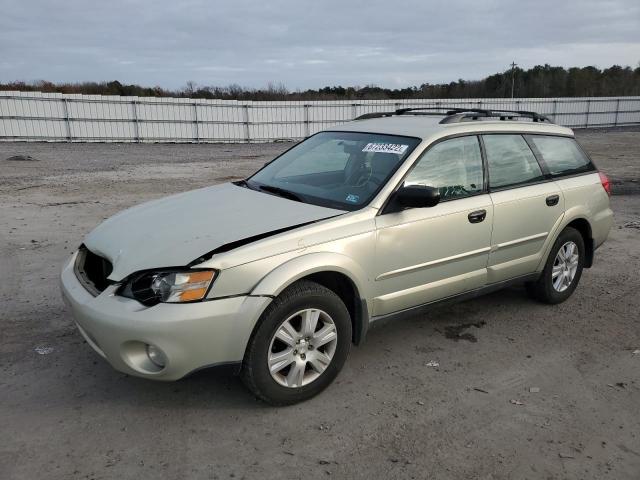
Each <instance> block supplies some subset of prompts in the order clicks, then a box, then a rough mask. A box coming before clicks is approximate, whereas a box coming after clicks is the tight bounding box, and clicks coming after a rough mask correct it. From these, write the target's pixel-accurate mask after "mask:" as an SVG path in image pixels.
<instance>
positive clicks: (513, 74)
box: [511, 62, 518, 98]
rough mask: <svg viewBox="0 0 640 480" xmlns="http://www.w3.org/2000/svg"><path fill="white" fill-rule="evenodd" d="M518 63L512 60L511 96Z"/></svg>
mask: <svg viewBox="0 0 640 480" xmlns="http://www.w3.org/2000/svg"><path fill="white" fill-rule="evenodd" d="M517 66H518V64H517V63H516V62H511V98H513V87H514V86H515V82H516V67H517Z"/></svg>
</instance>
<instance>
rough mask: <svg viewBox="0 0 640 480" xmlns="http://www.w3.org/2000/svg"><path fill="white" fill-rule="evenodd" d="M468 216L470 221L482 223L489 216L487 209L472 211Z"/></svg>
mask: <svg viewBox="0 0 640 480" xmlns="http://www.w3.org/2000/svg"><path fill="white" fill-rule="evenodd" d="M467 218H468V219H469V222H471V223H480V222H482V221H483V220H484V219H485V218H487V211H486V210H476V211H475V212H471V213H470V214H469V216H468V217H467Z"/></svg>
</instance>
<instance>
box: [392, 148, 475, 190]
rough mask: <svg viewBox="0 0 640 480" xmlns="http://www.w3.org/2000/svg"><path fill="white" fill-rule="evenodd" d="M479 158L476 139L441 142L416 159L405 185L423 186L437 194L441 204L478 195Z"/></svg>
mask: <svg viewBox="0 0 640 480" xmlns="http://www.w3.org/2000/svg"><path fill="white" fill-rule="evenodd" d="M482 182H483V174H482V154H481V153H480V144H479V143H478V137H476V136H469V137H460V138H453V139H451V140H445V141H443V142H440V143H437V144H436V145H434V146H433V147H431V148H430V149H429V150H427V152H426V153H425V154H424V155H422V157H420V159H419V160H418V163H416V165H415V167H413V170H411V172H410V173H409V175H407V178H406V179H405V182H404V184H405V185H416V184H419V185H427V186H429V187H435V188H438V189H439V190H440V198H441V199H442V200H453V199H456V198H462V197H468V196H469V195H474V194H476V193H479V192H482V189H483V184H482Z"/></svg>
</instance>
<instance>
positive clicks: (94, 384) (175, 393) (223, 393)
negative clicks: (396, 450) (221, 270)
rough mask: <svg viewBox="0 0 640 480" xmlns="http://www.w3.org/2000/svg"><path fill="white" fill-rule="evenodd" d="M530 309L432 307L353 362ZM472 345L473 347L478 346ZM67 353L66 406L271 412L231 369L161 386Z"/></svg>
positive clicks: (517, 298)
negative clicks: (410, 339) (411, 340)
mask: <svg viewBox="0 0 640 480" xmlns="http://www.w3.org/2000/svg"><path fill="white" fill-rule="evenodd" d="M531 304H532V303H531V301H530V300H529V299H528V297H527V296H526V293H525V292H524V288H522V287H511V288H507V289H505V290H501V291H498V292H494V293H491V294H488V295H485V296H483V297H478V298H476V299H472V300H467V301H465V302H460V303H456V304H449V305H445V306H434V307H433V309H431V310H429V311H428V312H427V313H424V314H421V315H416V316H411V317H406V318H400V319H398V320H393V321H386V322H384V323H381V324H380V325H377V326H375V328H371V329H370V331H369V333H368V338H367V340H366V341H365V343H364V344H363V345H361V346H359V347H358V348H354V349H353V350H352V355H351V356H352V358H353V357H355V358H353V360H354V361H355V362H357V363H358V364H360V363H362V364H365V365H366V363H367V361H368V359H371V357H372V356H376V355H377V352H378V349H379V345H380V344H382V343H383V344H385V346H386V347H388V349H391V350H393V349H395V348H396V347H397V348H403V344H404V343H403V342H404V339H405V338H406V335H421V336H423V335H431V334H435V335H440V334H442V335H443V336H444V337H445V338H450V339H453V340H469V338H470V337H464V335H465V334H466V333H465V332H464V330H461V332H460V333H459V335H462V336H460V338H457V339H456V338H451V336H447V334H446V332H447V328H450V327H453V328H454V329H455V327H457V326H463V327H465V326H467V324H470V323H473V322H475V321H480V320H482V321H483V322H484V321H486V322H487V323H489V324H490V323H491V317H492V316H494V315H495V312H496V311H497V310H501V309H505V308H506V309H514V308H518V309H521V308H522V307H523V306H526V305H531ZM534 305H535V304H534ZM523 318H526V316H523ZM479 319H480V320H479ZM478 325H480V324H478ZM483 325H484V324H483ZM425 328H428V329H429V332H425V331H424V329H425ZM78 335H79V334H78ZM471 341H473V342H474V343H475V340H471ZM396 343H397V345H396ZM445 348H446V346H445ZM65 350H66V351H67V352H68V353H69V355H68V357H66V358H65V359H63V360H62V363H61V364H59V365H58V367H60V368H62V369H63V370H64V369H67V373H66V374H65V373H64V371H61V372H60V374H61V375H60V376H61V377H62V378H59V379H58V380H62V381H61V382H58V383H57V385H56V386H55V387H53V388H54V389H55V390H57V392H58V394H59V395H60V396H61V397H62V398H61V401H63V402H64V400H63V399H64V398H65V397H66V399H67V401H68V403H69V404H71V405H78V406H82V405H88V404H90V403H93V402H95V403H104V402H105V401H108V402H109V403H122V404H126V405H128V406H131V405H135V406H136V407H137V408H141V409H144V408H148V407H152V408H161V409H167V410H173V409H179V408H189V409H196V410H197V409H217V410H220V411H228V412H230V411H243V410H259V409H264V408H272V407H270V406H269V405H267V404H266V403H264V402H262V401H259V400H257V399H255V398H254V397H253V396H252V395H251V394H250V393H249V392H248V391H247V390H246V389H245V388H244V386H243V385H242V382H241V381H240V378H239V377H238V376H237V375H236V374H235V373H234V371H233V369H231V368H228V367H225V368H207V369H202V370H199V371H196V372H194V373H192V374H191V375H188V376H187V377H185V378H183V379H181V380H178V381H176V382H158V381H154V380H148V379H144V378H138V377H133V376H130V375H126V374H123V373H120V372H117V371H115V370H113V369H112V368H111V366H110V365H108V364H107V363H106V362H105V361H104V360H102V359H100V358H99V357H97V355H96V354H95V353H94V352H93V351H91V349H90V347H89V346H88V345H86V344H82V342H80V341H77V339H76V341H73V342H72V345H70V346H68V348H66V349H65ZM348 365H349V361H347V366H348ZM37 388H40V386H38V387H36V389H37ZM41 388H51V386H50V385H49V386H47V382H45V383H43V384H42V386H41ZM64 403H67V402H64Z"/></svg>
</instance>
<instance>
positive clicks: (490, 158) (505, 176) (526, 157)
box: [482, 135, 544, 188]
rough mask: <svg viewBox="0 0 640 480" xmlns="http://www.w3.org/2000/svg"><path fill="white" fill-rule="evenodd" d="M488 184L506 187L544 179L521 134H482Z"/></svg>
mask: <svg viewBox="0 0 640 480" xmlns="http://www.w3.org/2000/svg"><path fill="white" fill-rule="evenodd" d="M482 139H483V140H484V146H485V149H486V152H487V163H488V164H489V186H490V187H492V188H506V187H515V186H520V185H526V184H527V183H534V182H539V181H541V180H544V175H543V174H542V170H541V169H540V165H538V161H537V160H536V157H535V156H534V154H533V152H532V151H531V149H530V148H529V145H527V142H526V141H525V139H524V138H522V135H483V136H482Z"/></svg>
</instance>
